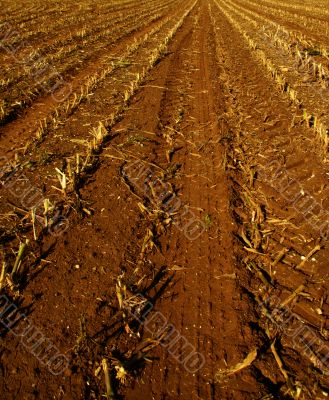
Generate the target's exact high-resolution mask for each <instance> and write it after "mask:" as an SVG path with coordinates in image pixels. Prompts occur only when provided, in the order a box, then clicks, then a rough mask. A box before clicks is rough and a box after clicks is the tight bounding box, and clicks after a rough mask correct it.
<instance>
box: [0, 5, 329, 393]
mask: <svg viewBox="0 0 329 400" xmlns="http://www.w3.org/2000/svg"><path fill="white" fill-rule="evenodd" d="M130 3H131V4H130ZM238 3H239V4H240V2H238ZM241 5H242V2H241ZM152 6H153V7H154V8H155V9H157V8H159V9H160V3H159V4H157V2H153V3H152ZM131 7H137V6H136V4H134V3H133V2H127V4H126V9H125V10H124V11H122V12H123V13H124V12H129V11H130V10H131ZM143 7H144V3H143ZM137 8H138V7H137ZM137 8H136V9H137ZM144 8H145V7H144ZM144 8H143V10H144ZM72 11H73V10H72ZM109 12H110V11H109ZM118 15H120V13H119V12H118ZM151 17H152V15H150V16H149V18H150V21H148V20H147V21H146V23H145V24H142V23H141V22H136V24H137V23H138V24H140V25H137V26H136V27H135V26H134V25H133V22H134V21H135V19H133V20H132V22H131V26H130V25H129V24H130V23H129V24H128V22H127V29H128V28H129V29H130V32H129V33H127V34H126V35H122V36H120V37H118V38H117V39H116V40H113V43H112V41H111V42H109V43H107V44H105V43H104V46H102V47H101V48H97V49H95V51H94V52H90V54H88V57H86V61H85V64H83V65H80V66H79V68H76V69H75V70H74V71H75V72H74V73H73V72H72V71H71V73H70V74H68V75H67V76H66V78H67V80H68V81H69V82H71V84H72V88H73V90H77V89H78V87H79V82H80V81H81V82H82V81H86V80H88V76H91V75H93V74H96V76H97V77H98V78H99V76H100V75H101V73H102V71H103V70H104V69H105V68H107V67H108V66H109V63H110V61H111V62H113V63H116V64H115V65H116V67H115V68H113V71H112V70H111V71H110V72H109V73H108V74H107V75H106V76H105V77H104V76H103V78H102V79H101V80H100V81H99V82H100V83H99V84H97V85H95V86H93V88H92V91H90V93H89V94H88V95H87V97H85V98H84V100H83V101H81V102H80V103H79V104H78V105H77V106H74V107H72V108H70V112H67V113H66V114H65V113H64V111H63V110H61V109H58V110H59V111H58V113H59V114H56V107H57V106H58V104H57V103H56V101H55V100H54V98H53V97H52V96H51V95H49V96H48V95H44V94H43V95H42V96H40V97H38V98H37V99H35V100H33V101H32V102H31V104H26V105H25V108H24V110H21V111H20V112H19V113H18V114H17V115H16V116H15V117H13V118H12V117H10V118H9V119H8V120H5V121H3V123H2V126H1V128H0V129H1V137H0V148H1V151H2V156H3V157H2V159H1V167H2V169H1V182H2V187H1V193H0V204H1V208H2V215H1V232H0V233H1V246H2V253H3V263H4V264H3V269H2V274H1V278H0V282H1V290H2V292H1V296H0V305H1V329H0V334H1V345H0V360H1V368H0V388H1V389H0V390H1V396H0V397H1V399H101V398H108V399H129V400H135V399H136V400H139V399H159V400H160V399H173V400H174V399H195V400H197V399H220V400H222V399H234V400H235V399H325V398H327V396H328V395H329V381H328V374H329V365H328V363H329V361H328V356H329V346H328V345H327V339H328V332H329V330H328V329H329V326H328V319H327V315H328V314H329V302H328V295H327V289H328V272H327V257H328V255H329V254H328V246H327V235H328V232H329V230H328V224H329V218H328V212H327V210H328V205H329V204H328V193H329V187H328V183H327V182H328V174H329V169H328V164H327V162H326V161H327V159H326V157H327V154H326V152H324V151H323V149H322V147H321V146H320V145H319V142H318V139H317V138H316V134H315V132H314V129H312V126H311V124H309V123H307V124H306V123H305V121H303V119H302V118H301V117H300V116H298V115H299V114H300V113H301V110H300V109H299V108H298V107H297V106H296V104H294V102H292V101H291V99H290V98H289V97H288V96H287V94H286V93H285V92H282V91H279V89H278V87H277V85H276V84H275V82H274V81H273V79H272V77H271V75H270V74H268V72H267V71H266V70H265V68H264V67H263V65H262V64H261V62H260V61H259V60H258V59H257V57H254V54H253V52H252V51H251V50H250V48H249V47H248V45H247V43H246V41H245V37H244V36H243V35H242V34H241V32H240V31H239V30H238V29H236V27H235V25H234V24H233V23H232V20H229V19H228V18H227V10H226V5H225V3H222V2H221V1H219V2H217V1H214V0H209V1H208V0H204V1H203V0H197V1H196V2H186V3H185V2H184V3H180V2H175V3H173V4H171V5H170V4H169V5H168V7H163V8H161V11H159V15H158V17H157V18H156V19H153V18H151ZM142 19H143V18H141V20H142ZM136 21H139V20H138V18H137V17H136ZM74 27H80V25H78V23H76V24H75V25H74ZM129 29H128V30H129ZM61 35H64V32H62V31H61ZM61 37H62V36H61ZM63 38H66V36H65V35H64V36H63ZM142 39H143V41H142V42H141V44H140V45H139V46H137V44H136V43H138V40H142ZM49 40H53V37H52V36H50V38H49ZM63 40H64V39H63ZM162 43H163V48H162V50H161V51H160V52H158V53H156V56H157V59H156V60H155V61H154V62H152V61H149V60H151V59H152V57H153V54H155V50H156V49H157V48H158V46H160V45H161V44H162ZM88 45H89V42H88V43H86V46H88ZM129 46H132V47H131V49H132V50H131V51H130V52H129V54H128V53H127V58H125V59H120V55H121V54H122V53H124V52H126V51H127V49H128V48H129ZM134 46H135V47H134ZM104 51H106V52H109V53H110V54H108V53H106V54H105V53H104ZM125 54H126V53H125ZM111 57H112V58H111ZM118 60H119V61H118ZM113 65H114V64H113ZM98 78H97V79H98ZM64 114H65V116H63V115H64ZM58 115H59V116H60V117H59V119H58V120H55V118H57V117H58ZM49 116H50V117H49ZM296 116H297V117H296ZM47 117H48V118H49V120H47V121H48V122H47V127H46V128H45V130H44V132H43V134H42V135H41V137H38V138H37V140H35V139H34V137H33V134H34V132H35V129H37V127H38V126H39V125H38V124H39V122H40V121H42V120H44V118H46V119H47ZM56 121H57V122H56ZM90 133H92V134H93V135H94V136H92V135H91V134H90ZM56 168H57V170H56ZM64 175H65V178H66V186H65V185H64V184H63V176H64ZM60 180H62V183H60ZM32 192H33V193H36V194H35V196H36V198H38V201H36V200H33V199H32V200H31V197H32V194H31V193H32ZM26 193H27V194H26ZM47 199H49V201H50V205H48V208H49V210H48V208H47V201H48V200H47ZM34 204H37V205H34ZM56 216H57V219H56ZM26 240H28V242H27V246H26V248H25V249H24V254H23V255H22V256H21V257H20V256H19V254H20V252H19V249H20V246H22V243H26ZM17 260H18V261H19V263H18V264H17Z"/></svg>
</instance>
